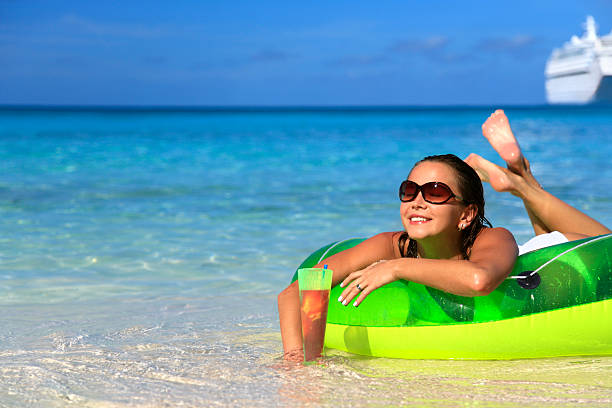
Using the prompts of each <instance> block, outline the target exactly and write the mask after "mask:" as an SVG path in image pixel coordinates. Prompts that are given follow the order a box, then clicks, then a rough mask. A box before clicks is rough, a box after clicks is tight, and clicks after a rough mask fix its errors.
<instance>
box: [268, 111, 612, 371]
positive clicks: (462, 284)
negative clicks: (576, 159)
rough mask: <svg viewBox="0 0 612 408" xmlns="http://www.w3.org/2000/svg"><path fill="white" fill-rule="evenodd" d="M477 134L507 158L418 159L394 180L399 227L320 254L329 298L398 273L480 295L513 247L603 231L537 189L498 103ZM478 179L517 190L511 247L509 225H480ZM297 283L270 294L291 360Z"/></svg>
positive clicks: (364, 290)
mask: <svg viewBox="0 0 612 408" xmlns="http://www.w3.org/2000/svg"><path fill="white" fill-rule="evenodd" d="M483 134H484V136H485V137H486V138H487V139H488V140H489V142H490V143H491V145H492V146H493V147H494V148H495V150H496V151H497V152H498V153H499V154H500V156H501V157H502V158H503V159H504V160H505V161H506V164H507V166H508V168H507V169H504V168H502V167H499V166H497V165H495V164H493V163H491V162H489V161H487V160H485V159H483V158H482V157H480V156H478V155H476V154H471V155H470V156H469V157H468V158H467V159H466V162H467V163H468V164H469V166H468V165H466V162H463V161H461V160H460V159H459V158H457V157H456V156H453V155H443V156H431V157H426V158H425V159H423V160H421V161H420V162H418V163H417V164H416V165H415V166H414V168H413V169H412V171H411V172H410V174H409V176H408V179H407V180H406V181H404V182H403V183H402V185H401V187H400V199H401V200H402V204H401V206H400V214H401V218H402V223H403V225H404V228H405V231H403V232H387V233H382V234H379V235H376V236H374V237H372V238H370V239H368V240H366V241H364V242H363V243H361V244H359V245H357V246H355V247H353V248H351V249H347V250H345V251H343V252H341V253H339V254H337V255H334V256H332V257H330V258H328V259H326V260H325V263H327V264H328V265H329V268H331V269H332V270H333V271H334V276H333V284H334V285H336V284H338V283H340V285H341V286H342V287H345V289H344V291H343V292H342V295H341V296H340V298H339V299H338V301H340V302H342V303H343V304H344V305H345V306H347V307H351V306H349V304H351V302H352V306H353V307H357V306H359V304H360V303H361V302H362V301H363V300H364V298H365V297H366V296H367V295H368V294H369V293H371V292H372V291H373V290H375V289H377V288H379V287H380V286H383V285H385V284H387V283H389V282H392V281H394V280H398V279H405V280H410V281H414V282H417V283H422V284H425V285H428V286H432V287H435V288H437V289H441V290H444V291H446V292H450V293H454V294H457V295H462V296H482V295H486V294H488V293H490V292H491V291H492V290H493V289H495V288H496V287H497V286H498V285H499V284H500V283H501V282H502V281H503V280H504V279H505V278H506V277H507V276H508V274H509V273H510V272H511V270H512V267H513V265H514V261H515V260H516V257H517V254H518V253H524V252H528V251H531V250H535V249H539V248H543V247H546V246H550V245H554V244H557V243H561V242H567V241H568V240H575V239H580V238H585V237H589V236H595V235H600V234H607V233H610V232H611V231H610V230H609V229H608V228H606V227H605V226H603V225H602V224H600V223H599V222H597V221H596V220H594V219H592V218H591V217H589V216H587V215H586V214H584V213H582V212H580V211H578V210H577V209H575V208H573V207H571V206H570V205H568V204H566V203H564V202H563V201H561V200H559V199H558V198H556V197H554V196H553V195H551V194H550V193H548V192H546V191H545V190H544V189H542V187H541V186H540V184H539V183H538V182H537V181H536V180H535V178H534V177H533V175H532V174H531V171H530V167H529V162H528V161H527V160H526V159H525V158H524V156H523V155H522V152H521V150H520V148H519V145H518V143H517V141H516V139H515V137H514V135H513V134H512V130H511V129H510V125H509V123H508V119H507V117H506V116H505V114H504V112H503V111H501V110H497V111H496V112H495V113H493V114H492V115H491V116H490V117H489V118H488V119H487V121H486V122H485V123H484V124H483ZM470 166H471V167H472V168H470ZM480 179H482V180H483V181H487V182H490V183H491V186H492V187H493V188H494V189H495V190H496V191H507V192H510V193H512V194H514V195H516V196H518V197H520V198H521V199H522V200H523V202H524V204H525V208H526V210H527V213H528V215H529V218H530V219H531V222H532V225H533V228H534V231H535V233H536V237H535V238H533V239H532V240H530V241H528V242H527V243H526V244H525V245H522V246H521V247H520V248H517V245H516V242H515V240H514V238H513V236H512V234H510V232H509V231H507V230H506V229H504V228H490V227H486V226H485V225H484V224H489V223H488V221H487V220H486V218H485V217H484V195H483V189H482V183H481V181H480ZM489 225H490V224H489ZM317 266H322V265H317ZM298 292H299V291H298V287H297V282H295V283H293V284H291V285H290V286H289V287H288V288H286V289H285V290H284V291H283V292H281V293H280V294H279V296H278V305H279V317H280V324H281V335H282V339H283V349H284V352H285V359H288V360H294V361H301V360H302V359H303V357H302V350H301V347H302V338H301V322H300V310H299V307H300V306H299V293H298ZM354 299H356V300H354Z"/></svg>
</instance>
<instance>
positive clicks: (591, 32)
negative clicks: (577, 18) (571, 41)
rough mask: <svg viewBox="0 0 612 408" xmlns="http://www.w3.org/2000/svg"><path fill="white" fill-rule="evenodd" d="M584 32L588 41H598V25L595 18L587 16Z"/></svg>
mask: <svg viewBox="0 0 612 408" xmlns="http://www.w3.org/2000/svg"><path fill="white" fill-rule="evenodd" d="M584 30H585V31H586V33H585V34H586V35H585V38H586V39H587V40H591V41H595V40H596V39H597V24H595V19H594V18H593V16H587V19H586V22H585V23H584Z"/></svg>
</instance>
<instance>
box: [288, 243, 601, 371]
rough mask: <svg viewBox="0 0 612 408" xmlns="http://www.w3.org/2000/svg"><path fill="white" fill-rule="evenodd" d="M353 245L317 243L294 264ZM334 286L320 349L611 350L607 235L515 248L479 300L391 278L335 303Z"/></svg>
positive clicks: (411, 355)
mask: <svg viewBox="0 0 612 408" xmlns="http://www.w3.org/2000/svg"><path fill="white" fill-rule="evenodd" d="M362 241H363V239H349V240H345V241H341V242H336V243H333V244H329V245H326V246H325V247H323V248H321V249H319V250H317V251H315V252H314V253H312V254H311V255H310V256H309V257H308V258H307V259H306V260H305V261H304V262H303V263H302V264H301V265H300V268H307V267H311V266H314V265H316V264H317V263H319V262H320V261H322V260H323V259H325V258H327V257H329V256H331V255H333V254H336V253H338V252H340V251H343V250H345V249H347V248H350V247H353V246H355V245H357V244H359V243H360V242H362ZM298 269H299V268H298ZM296 275H297V274H296ZM294 279H295V276H294ZM342 290H343V289H342V288H340V287H339V286H336V287H334V288H332V291H331V294H330V297H331V299H330V303H329V309H328V316H327V326H326V334H325V346H326V347H328V348H334V349H339V350H344V351H347V352H350V353H355V354H361V355H368V356H378V357H392V358H408V359H478V360H484V359H517V358H541V357H557V356H586V355H612V234H609V235H602V236H598V237H593V238H587V239H584V240H580V241H571V242H566V243H563V244H559V245H554V246H551V247H547V248H542V249H539V250H537V251H533V252H528V253H526V254H523V255H521V256H520V257H518V259H517V261H516V264H515V266H514V269H513V271H512V273H511V275H510V276H509V277H508V278H507V279H506V280H505V281H504V283H502V284H501V285H500V286H499V287H498V288H497V289H495V290H494V291H493V292H492V293H490V294H489V295H487V296H480V297H473V298H471V297H463V296H458V295H453V294H449V293H446V292H443V291H440V290H437V289H434V288H431V287H428V286H424V285H421V284H417V283H414V282H407V281H403V280H400V281H396V282H392V283H390V284H388V285H385V286H383V287H381V288H379V289H377V290H375V291H373V292H372V293H371V294H370V295H368V297H367V298H366V299H365V300H364V301H363V302H362V303H361V305H360V306H359V307H353V306H350V305H349V306H343V305H342V304H341V303H340V302H336V301H335V299H337V298H338V297H339V296H340V293H342Z"/></svg>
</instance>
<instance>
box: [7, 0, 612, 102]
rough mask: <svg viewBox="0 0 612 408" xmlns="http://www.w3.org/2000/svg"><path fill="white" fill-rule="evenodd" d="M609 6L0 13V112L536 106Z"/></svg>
mask: <svg viewBox="0 0 612 408" xmlns="http://www.w3.org/2000/svg"><path fill="white" fill-rule="evenodd" d="M588 14H592V15H593V16H594V17H595V19H596V21H597V23H598V25H599V33H600V34H604V33H608V32H610V30H611V29H612V1H609V0H585V1H580V2H578V1H575V2H574V1H572V2H564V1H559V0H556V1H553V0H531V1H523V0H516V1H512V2H493V1H471V0H465V1H451V0H447V1H441V0H429V1H416V0H413V1H410V0H404V1H357V0H354V1H310V2H287V1H216V2H212V1H199V2H196V1H179V0H175V1H164V2H158V1H141V2H139V1H99V2H98V1H96V2H88V1H36V0H29V1H25V0H24V1H18V0H0V104H45V105H47V104H49V105H62V104H68V105H215V106H218V105H223V106H225V105H229V106H233V105H249V106H252V105H256V106H257V105H462V104H467V105H495V104H541V103H544V102H545V95H544V65H545V62H546V59H547V57H548V55H549V54H550V52H551V51H552V49H553V48H554V47H557V46H560V45H561V44H562V43H563V42H565V41H567V40H569V38H570V36H571V35H572V34H577V35H581V34H582V23H583V22H584V20H585V17H586V16H587V15H588Z"/></svg>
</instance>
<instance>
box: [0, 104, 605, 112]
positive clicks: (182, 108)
mask: <svg viewBox="0 0 612 408" xmlns="http://www.w3.org/2000/svg"><path fill="white" fill-rule="evenodd" d="M484 109H489V110H490V109H506V110H515V111H516V110H520V111H524V110H538V111H547V110H551V111H560V110H573V111H575V110H589V111H592V110H604V111H610V110H612V105H603V104H590V105H549V104H488V105H55V104H53V105H45V104H0V112H60V113H61V112H67V113H78V112H83V113H394V112H397V113H404V112H419V111H480V110H484Z"/></svg>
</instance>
